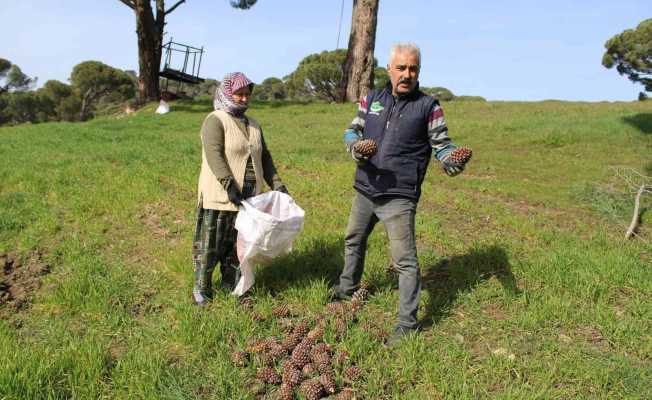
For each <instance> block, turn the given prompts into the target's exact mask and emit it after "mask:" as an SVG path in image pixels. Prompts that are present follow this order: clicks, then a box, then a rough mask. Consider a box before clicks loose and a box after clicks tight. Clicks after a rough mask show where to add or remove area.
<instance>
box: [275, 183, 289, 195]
mask: <svg viewBox="0 0 652 400" xmlns="http://www.w3.org/2000/svg"><path fill="white" fill-rule="evenodd" d="M274 190H276V191H277V192H281V193H285V194H288V195H289V194H290V193H289V192H288V188H287V187H285V185H278V186H277V187H275V188H274Z"/></svg>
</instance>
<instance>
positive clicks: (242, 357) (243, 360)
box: [231, 351, 247, 367]
mask: <svg viewBox="0 0 652 400" xmlns="http://www.w3.org/2000/svg"><path fill="white" fill-rule="evenodd" d="M231 361H232V362H233V364H235V365H237V366H238V367H244V366H245V365H247V353H245V352H244V351H234V352H233V353H231Z"/></svg>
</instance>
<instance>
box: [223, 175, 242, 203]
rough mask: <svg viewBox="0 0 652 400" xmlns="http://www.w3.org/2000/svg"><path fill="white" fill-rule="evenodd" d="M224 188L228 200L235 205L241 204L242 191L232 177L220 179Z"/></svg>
mask: <svg viewBox="0 0 652 400" xmlns="http://www.w3.org/2000/svg"><path fill="white" fill-rule="evenodd" d="M220 183H221V184H222V186H223V187H224V190H226V195H227V196H228V197H229V201H230V202H231V203H233V204H235V205H236V206H239V205H241V204H242V193H241V192H240V189H238V186H237V185H236V184H235V180H234V179H233V177H228V178H225V179H222V180H221V181H220Z"/></svg>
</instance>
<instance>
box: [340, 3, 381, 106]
mask: <svg viewBox="0 0 652 400" xmlns="http://www.w3.org/2000/svg"><path fill="white" fill-rule="evenodd" d="M378 2H379V0H353V16H352V19H351V33H350V35H349V49H348V52H347V55H346V62H345V64H344V71H343V74H342V81H341V83H340V94H341V96H342V101H350V102H355V101H358V99H360V97H362V96H366V95H367V92H369V89H370V88H371V87H372V85H373V77H374V47H375V46H376V24H377V21H378Z"/></svg>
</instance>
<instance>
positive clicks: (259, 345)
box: [247, 339, 267, 354]
mask: <svg viewBox="0 0 652 400" xmlns="http://www.w3.org/2000/svg"><path fill="white" fill-rule="evenodd" d="M266 350H267V342H266V341H265V339H259V340H255V341H253V342H250V343H249V345H248V346H247V352H248V353H253V354H260V353H263V352H265V351H266Z"/></svg>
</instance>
